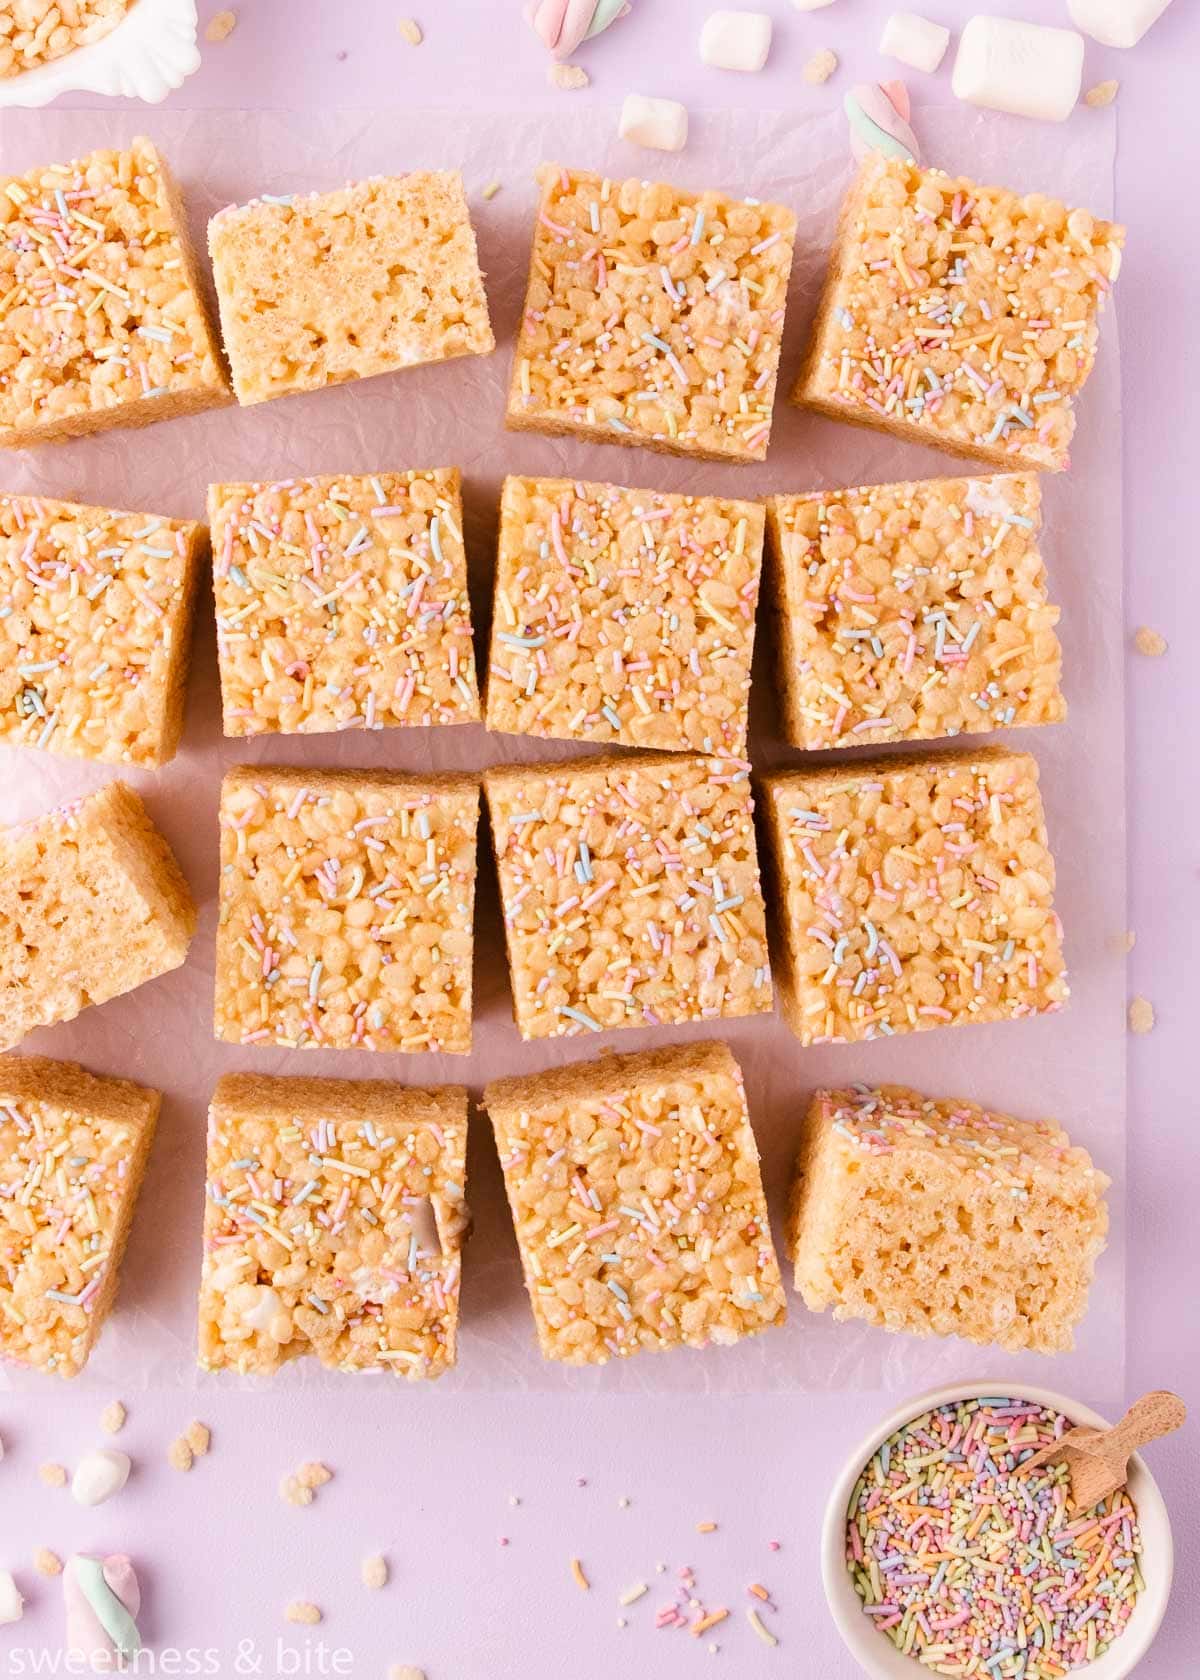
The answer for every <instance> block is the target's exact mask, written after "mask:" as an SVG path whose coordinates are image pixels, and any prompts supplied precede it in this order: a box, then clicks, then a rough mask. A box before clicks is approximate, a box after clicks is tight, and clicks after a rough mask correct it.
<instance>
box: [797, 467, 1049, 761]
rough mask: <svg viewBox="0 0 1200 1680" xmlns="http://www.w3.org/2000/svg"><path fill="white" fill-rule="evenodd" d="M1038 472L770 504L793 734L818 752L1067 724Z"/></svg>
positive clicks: (837, 492) (830, 493)
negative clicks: (1042, 548)
mask: <svg viewBox="0 0 1200 1680" xmlns="http://www.w3.org/2000/svg"><path fill="white" fill-rule="evenodd" d="M1040 524H1041V490H1040V487H1039V484H1038V481H1037V479H1036V478H1034V477H1033V476H1031V475H1029V474H1011V475H1005V476H1002V477H996V478H934V479H927V480H925V481H923V482H918V483H914V484H872V485H867V486H865V487H863V488H862V489H858V490H823V491H814V492H813V493H812V494H811V495H806V496H773V497H772V498H771V500H770V502H769V503H768V506H767V528H768V532H769V536H770V549H771V555H772V561H773V565H772V568H771V571H772V582H773V586H774V596H775V608H776V617H777V625H778V641H779V653H780V671H779V692H780V707H781V711H782V714H783V718H784V729H785V733H786V735H787V738H788V740H789V741H791V743H792V745H793V746H797V747H802V748H804V749H805V750H806V751H808V752H814V751H818V750H820V749H822V748H825V747H851V746H862V745H863V744H864V743H865V742H870V743H872V744H873V743H875V742H878V741H905V740H908V741H916V740H928V739H932V738H934V737H936V736H943V735H965V734H974V733H977V732H979V731H981V730H992V729H1004V728H1008V727H1009V726H1015V727H1022V726H1025V725H1028V724H1037V723H1058V722H1060V721H1061V720H1062V718H1064V717H1065V716H1066V710H1067V707H1066V701H1065V700H1064V699H1063V695H1062V690H1061V688H1060V687H1059V676H1060V672H1061V669H1062V650H1061V649H1060V647H1059V645H1058V637H1057V635H1056V634H1055V631H1054V626H1055V625H1056V624H1057V623H1058V617H1059V613H1058V608H1057V607H1054V606H1051V605H1050V602H1049V600H1048V599H1047V596H1046V568H1045V566H1044V565H1043V563H1042V556H1041V553H1040V552H1039V549H1038V540H1037V538H1038V530H1039V527H1040Z"/></svg>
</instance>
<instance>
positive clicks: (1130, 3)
mask: <svg viewBox="0 0 1200 1680" xmlns="http://www.w3.org/2000/svg"><path fill="white" fill-rule="evenodd" d="M1170 4H1171V0H1067V10H1068V11H1069V12H1070V14H1071V22H1072V23H1073V24H1074V25H1075V27H1076V29H1082V30H1083V32H1084V34H1085V35H1090V36H1091V37H1092V40H1093V41H1100V42H1101V43H1102V44H1103V45H1104V46H1106V47H1136V46H1137V44H1138V42H1139V41H1140V40H1141V38H1142V36H1143V35H1144V34H1145V33H1146V31H1147V29H1149V27H1150V25H1151V24H1152V23H1157V22H1158V20H1159V18H1160V17H1161V16H1162V15H1163V13H1164V12H1165V11H1166V9H1167V7H1168V6H1169V5H1170Z"/></svg>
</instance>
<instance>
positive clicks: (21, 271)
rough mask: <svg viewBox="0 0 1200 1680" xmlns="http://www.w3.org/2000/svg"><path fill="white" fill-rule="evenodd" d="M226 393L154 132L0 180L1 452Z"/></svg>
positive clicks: (158, 416)
mask: <svg viewBox="0 0 1200 1680" xmlns="http://www.w3.org/2000/svg"><path fill="white" fill-rule="evenodd" d="M228 401H229V388H228V386H227V384H226V382H225V374H224V371H223V370H222V367H221V363H220V360H219V357H218V354H217V348H216V343H215V340H214V338H213V335H212V332H211V330H210V328H209V325H208V321H207V319H206V318H205V314H204V305H203V302H202V293H201V290H200V285H199V278H198V270H197V268H196V264H195V260H194V258H193V256H192V252H191V247H190V245H189V243H188V237H187V225H186V222H185V220H184V216H183V208H182V204H181V202H180V198H179V192H178V189H177V188H176V186H175V183H174V182H173V181H172V179H171V176H170V173H169V171H168V169H167V166H166V163H165V161H164V160H163V158H162V157H161V156H160V155H159V153H158V152H157V151H156V150H155V148H154V147H153V146H152V145H151V144H150V142H149V141H148V140H135V141H134V142H133V144H132V147H131V148H130V150H129V151H125V152H103V151H102V152H93V153H92V154H91V156H90V157H85V158H80V159H78V160H77V161H76V162H74V163H64V164H53V165H51V166H49V167H47V168H43V169H34V170H31V171H30V172H29V173H28V174H27V175H21V176H9V177H7V178H4V177H0V447H4V448H10V449H23V448H26V447H27V446H29V445H31V444H39V443H51V442H54V441H56V440H57V439H60V438H66V437H81V436H83V435H84V434H86V433H88V432H95V431H99V430H101V429H102V428H104V427H108V426H141V425H145V424H147V423H148V422H149V421H151V420H169V419H172V418H173V417H174V416H176V415H180V414H193V413H195V412H196V411H197V410H199V409H204V408H212V407H214V406H215V405H216V404H219V403H225V402H228Z"/></svg>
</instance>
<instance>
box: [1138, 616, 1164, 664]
mask: <svg viewBox="0 0 1200 1680" xmlns="http://www.w3.org/2000/svg"><path fill="white" fill-rule="evenodd" d="M1133 645H1134V647H1135V648H1136V649H1137V650H1138V652H1139V653H1144V654H1145V655H1146V656H1147V658H1149V659H1160V658H1161V657H1162V655H1163V654H1164V653H1166V651H1167V638H1166V637H1165V636H1164V635H1163V634H1162V633H1161V631H1158V630H1151V629H1150V627H1149V625H1147V624H1143V625H1142V626H1141V628H1140V629H1139V630H1138V631H1137V633H1136V634H1135V636H1134V638H1133Z"/></svg>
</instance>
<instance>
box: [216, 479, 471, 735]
mask: <svg viewBox="0 0 1200 1680" xmlns="http://www.w3.org/2000/svg"><path fill="white" fill-rule="evenodd" d="M460 482H461V479H460V474H459V472H458V469H457V468H456V467H453V468H447V469H445V470H439V471H433V472H402V473H388V472H385V473H375V474H371V475H368V476H365V477H353V476H349V475H346V476H340V477H332V478H297V479H286V480H283V481H281V482H276V483H264V484H213V485H210V487H209V492H208V517H209V522H210V524H211V525H212V530H213V588H214V590H215V592H216V604H217V652H218V656H219V659H220V666H221V702H222V715H223V720H224V729H225V733H226V735H261V734H266V733H268V732H271V731H278V732H279V733H281V734H285V735H295V734H305V733H310V732H311V733H317V732H321V731H327V730H340V729H355V728H362V729H382V728H383V727H384V726H385V725H388V724H435V723H467V722H471V721H477V720H478V718H479V694H478V689H477V686H476V681H475V654H474V649H473V646H472V643H471V612H470V604H469V602H468V599H467V560H466V552H465V550H464V548H463V538H462V503H461V500H460V494H459V486H460Z"/></svg>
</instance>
